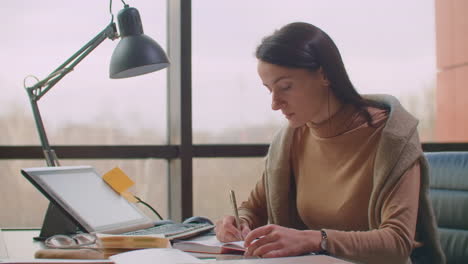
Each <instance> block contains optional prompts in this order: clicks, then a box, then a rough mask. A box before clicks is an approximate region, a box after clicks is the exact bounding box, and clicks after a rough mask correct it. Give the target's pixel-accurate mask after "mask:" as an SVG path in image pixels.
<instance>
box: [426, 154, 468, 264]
mask: <svg viewBox="0 0 468 264" xmlns="http://www.w3.org/2000/svg"><path fill="white" fill-rule="evenodd" d="M425 155H426V158H427V160H428V162H429V169H430V192H429V194H430V197H431V201H432V205H433V207H434V212H435V215H436V217H437V225H438V230H439V234H440V240H441V244H442V249H443V250H444V253H445V256H446V258H447V263H449V264H452V263H465V264H466V263H468V152H430V153H429V152H428V153H425Z"/></svg>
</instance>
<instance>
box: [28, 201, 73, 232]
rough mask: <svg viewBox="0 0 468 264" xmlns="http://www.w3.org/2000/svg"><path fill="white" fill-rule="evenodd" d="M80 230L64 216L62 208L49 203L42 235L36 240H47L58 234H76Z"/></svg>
mask: <svg viewBox="0 0 468 264" xmlns="http://www.w3.org/2000/svg"><path fill="white" fill-rule="evenodd" d="M79 230H80V229H79V228H78V226H77V225H75V224H74V223H73V222H72V221H71V220H70V219H69V218H68V217H67V216H66V215H65V214H63V213H62V211H61V209H60V208H58V207H57V206H55V205H54V204H52V203H49V207H48V208H47V212H46V215H45V217H44V221H43V223H42V228H41V233H40V234H39V237H35V238H34V240H41V241H42V240H46V239H47V238H48V237H50V236H53V235H57V234H62V235H66V234H75V233H76V232H77V231H79Z"/></svg>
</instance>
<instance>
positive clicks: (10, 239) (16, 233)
mask: <svg viewBox="0 0 468 264" xmlns="http://www.w3.org/2000/svg"><path fill="white" fill-rule="evenodd" d="M2 234H3V240H4V241H5V246H6V251H7V254H8V258H10V259H20V260H21V259H25V260H30V259H33V258H34V253H35V252H36V251H37V250H39V249H41V248H43V246H42V243H41V242H38V241H34V240H33V237H35V236H38V235H39V230H4V229H3V230H2Z"/></svg>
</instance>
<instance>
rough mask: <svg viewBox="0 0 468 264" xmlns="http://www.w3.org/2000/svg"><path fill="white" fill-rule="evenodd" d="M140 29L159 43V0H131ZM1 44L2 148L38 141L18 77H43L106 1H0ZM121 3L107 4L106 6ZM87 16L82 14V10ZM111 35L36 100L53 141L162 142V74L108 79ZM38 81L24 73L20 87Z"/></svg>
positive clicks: (93, 29) (95, 23) (94, 23)
mask: <svg viewBox="0 0 468 264" xmlns="http://www.w3.org/2000/svg"><path fill="white" fill-rule="evenodd" d="M129 5H130V6H132V7H135V8H137V9H138V10H139V12H140V15H141V19H142V22H143V29H144V31H145V34H147V35H148V36H151V37H152V38H153V39H155V40H156V41H157V42H158V43H159V44H160V45H161V46H162V47H165V46H166V39H165V32H166V23H165V22H166V17H165V2H164V1H143V0H134V1H131V2H129ZM3 8H5V9H6V10H8V11H5V12H4V15H3V16H2V18H1V21H2V23H1V24H2V26H1V29H2V31H3V34H4V35H5V36H8V39H9V40H8V41H4V42H3V43H2V44H1V45H2V46H1V49H0V50H1V51H0V52H1V53H2V54H1V55H2V60H3V61H4V63H5V64H4V65H5V66H6V65H7V63H8V68H5V69H4V74H2V75H1V76H0V83H1V84H2V97H1V98H0V124H2V127H6V128H7V129H6V130H4V131H3V132H6V134H3V135H4V136H3V137H2V139H0V141H1V143H0V144H1V145H27V144H34V145H36V144H39V139H38V135H37V132H36V129H35V126H34V120H33V117H32V111H31V107H30V105H29V102H28V97H27V94H26V91H25V90H24V89H23V80H24V78H25V77H26V76H27V75H34V76H36V77H37V78H39V79H40V80H42V79H44V78H45V77H46V76H47V75H48V74H50V73H51V72H52V71H53V70H54V69H56V68H57V67H58V66H59V65H61V64H62V63H63V62H65V60H66V59H68V58H69V57H71V56H72V55H73V54H74V53H75V52H77V51H78V50H79V49H80V48H81V47H82V46H84V45H85V44H86V43H87V42H88V41H90V40H91V39H92V38H93V37H94V36H96V35H97V34H98V33H99V32H100V31H101V30H103V29H104V28H105V27H106V26H107V25H108V24H109V23H110V21H111V16H110V14H109V2H108V1H101V3H97V2H96V3H86V4H85V3H83V2H80V1H73V2H63V1H58V0H47V1H40V2H34V1H33V2H31V1H25V0H20V1H9V2H7V3H4V5H3ZM122 8H123V4H122V3H121V2H120V1H114V4H113V8H112V11H113V13H114V15H115V19H114V21H115V22H117V13H118V11H119V10H121V9H122ZM85 14H86V15H85ZM117 43H118V40H115V41H111V40H108V39H107V40H105V41H104V42H102V43H101V45H100V46H98V47H97V48H96V49H95V50H94V51H93V52H92V53H91V54H89V55H88V56H87V57H86V58H85V59H84V60H83V61H82V62H81V63H80V64H78V65H77V66H76V67H75V69H74V70H73V72H71V73H70V74H68V75H67V76H65V77H64V78H63V79H62V80H61V81H60V82H58V83H57V85H56V86H54V87H53V88H52V89H51V90H50V91H49V92H48V93H47V94H46V95H44V96H43V97H42V98H41V100H40V101H39V102H38V106H39V109H40V111H41V114H42V118H43V122H44V126H45V129H46V131H47V135H48V138H49V141H50V143H51V144H52V145H54V144H55V145H86V144H88V145H89V144H91V145H93V144H94V145H96V144H99V145H106V144H109V145H110V144H119V145H123V144H162V143H164V142H165V138H166V134H165V133H166V127H165V126H166V74H165V71H166V70H163V71H162V72H157V73H154V74H146V75H142V76H137V77H133V78H128V79H115V80H114V79H110V78H109V62H110V57H111V55H112V52H113V50H114V48H115V46H116V45H117ZM36 82H37V81H36V80H35V79H34V78H31V77H29V78H27V79H26V84H27V86H32V85H33V84H35V83H36Z"/></svg>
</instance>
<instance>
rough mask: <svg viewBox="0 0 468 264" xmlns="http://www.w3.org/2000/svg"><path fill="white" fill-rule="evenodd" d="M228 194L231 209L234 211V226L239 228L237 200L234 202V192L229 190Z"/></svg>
mask: <svg viewBox="0 0 468 264" xmlns="http://www.w3.org/2000/svg"><path fill="white" fill-rule="evenodd" d="M229 196H230V197H231V205H232V210H233V211H234V217H235V218H236V227H237V229H239V230H240V227H241V226H240V219H239V212H238V211H237V202H236V194H235V193H234V191H233V190H231V191H230V192H229Z"/></svg>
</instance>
